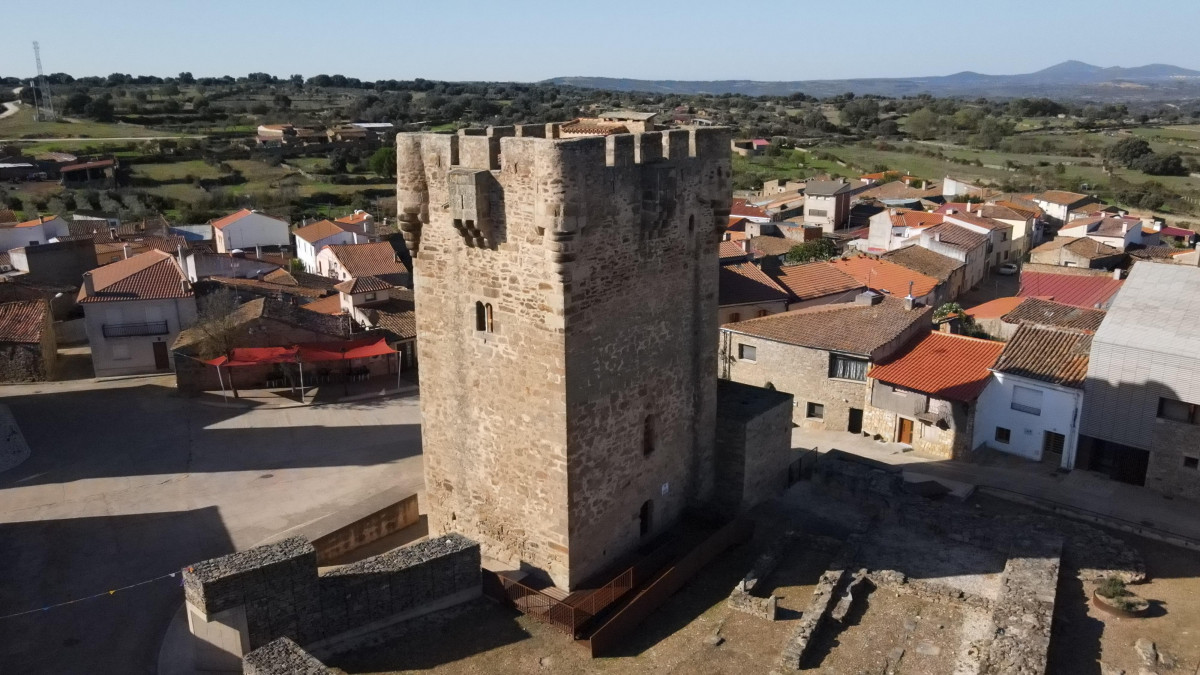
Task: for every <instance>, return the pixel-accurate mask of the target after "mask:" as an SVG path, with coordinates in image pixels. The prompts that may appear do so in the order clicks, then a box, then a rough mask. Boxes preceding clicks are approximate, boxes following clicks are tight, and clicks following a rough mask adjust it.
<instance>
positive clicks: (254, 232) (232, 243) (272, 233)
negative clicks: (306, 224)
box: [212, 209, 291, 253]
mask: <svg viewBox="0 0 1200 675" xmlns="http://www.w3.org/2000/svg"><path fill="white" fill-rule="evenodd" d="M212 227H213V240H214V241H215V242H216V245H217V253H228V252H230V251H232V250H234V249H250V248H254V247H255V246H287V245H288V244H289V243H290V242H291V238H290V233H289V230H290V229H291V226H289V225H288V223H287V221H285V220H280V219H278V218H272V217H271V216H268V215H264V214H262V213H259V212H258V211H251V210H249V209H242V210H241V211H238V212H236V213H231V214H229V215H228V216H225V217H224V218H218V219H217V220H214V221H212Z"/></svg>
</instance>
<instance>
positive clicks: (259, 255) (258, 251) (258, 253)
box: [254, 245, 262, 260]
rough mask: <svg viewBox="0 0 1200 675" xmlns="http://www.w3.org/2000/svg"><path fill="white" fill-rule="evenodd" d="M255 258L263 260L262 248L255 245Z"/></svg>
mask: <svg viewBox="0 0 1200 675" xmlns="http://www.w3.org/2000/svg"><path fill="white" fill-rule="evenodd" d="M254 257H255V258H258V259H259V260H262V246H258V245H255V247H254Z"/></svg>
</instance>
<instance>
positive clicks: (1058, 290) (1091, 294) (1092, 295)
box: [1017, 270, 1125, 309]
mask: <svg viewBox="0 0 1200 675" xmlns="http://www.w3.org/2000/svg"><path fill="white" fill-rule="evenodd" d="M1119 273H1120V271H1119V270H1117V271H1115V272H1114V273H1113V274H1112V275H1104V276H1081V275H1074V274H1052V273H1049V272H1030V271H1026V270H1022V271H1021V288H1020V290H1018V291H1017V295H1018V296H1019V297H1022V298H1041V299H1043V300H1053V301H1054V302H1058V303H1061V304H1064V305H1071V306H1074V307H1089V308H1092V309H1108V307H1109V305H1111V304H1112V301H1113V298H1114V297H1116V295H1117V291H1120V290H1121V285H1122V284H1124V283H1125V282H1123V281H1121V280H1120V279H1119V278H1116V275H1117V274H1119Z"/></svg>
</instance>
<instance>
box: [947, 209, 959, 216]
mask: <svg viewBox="0 0 1200 675" xmlns="http://www.w3.org/2000/svg"><path fill="white" fill-rule="evenodd" d="M956 213H958V211H956V210H955V209H946V215H950V216H952V215H954V214H956Z"/></svg>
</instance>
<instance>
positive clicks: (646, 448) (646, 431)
mask: <svg viewBox="0 0 1200 675" xmlns="http://www.w3.org/2000/svg"><path fill="white" fill-rule="evenodd" d="M652 452H654V415H646V421H645V423H644V424H643V426H642V454H643V455H649V454H650V453H652Z"/></svg>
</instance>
